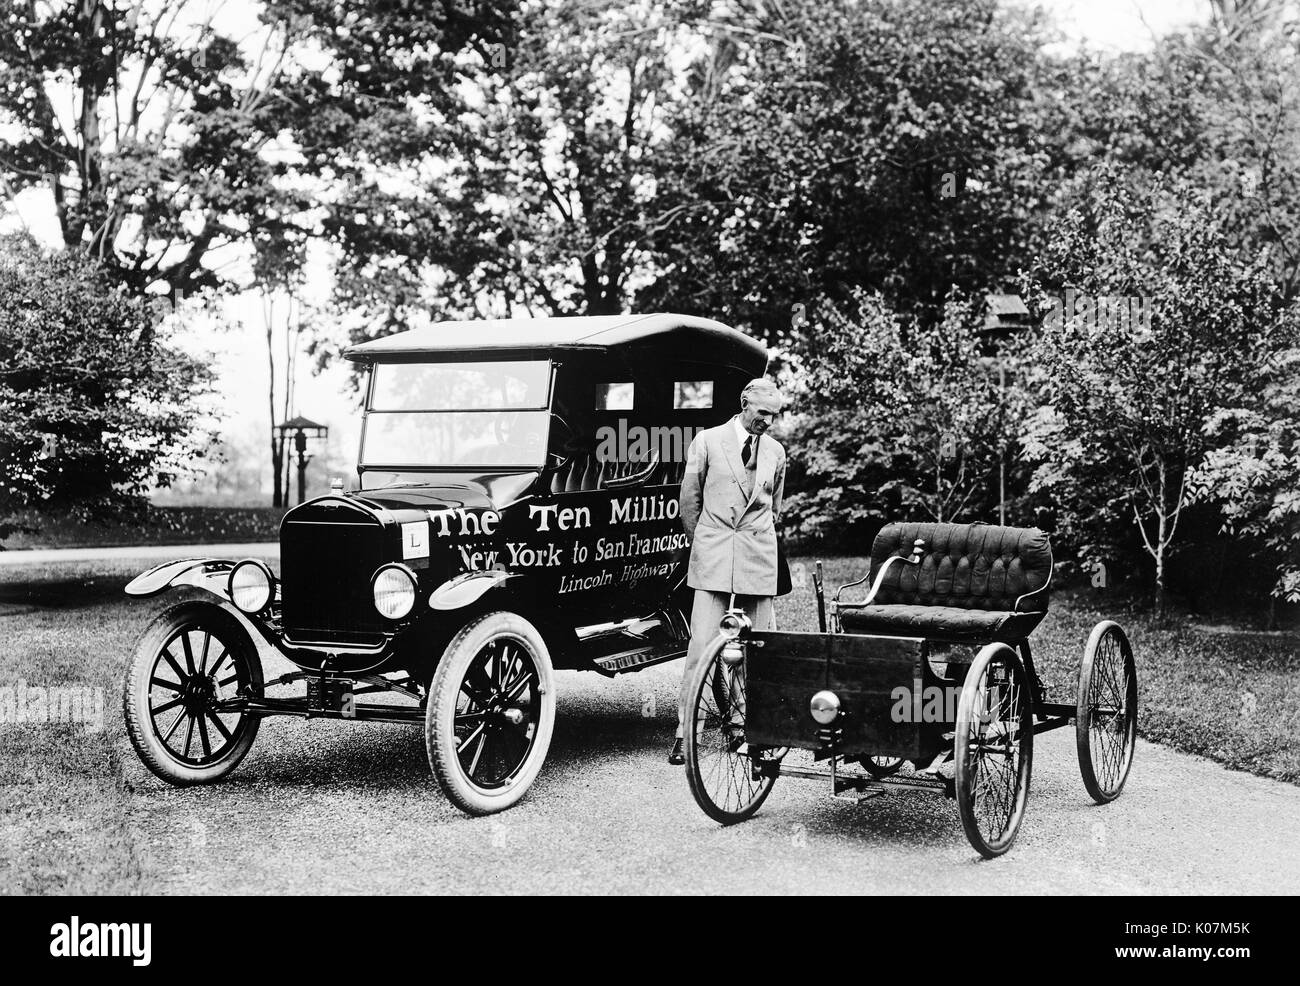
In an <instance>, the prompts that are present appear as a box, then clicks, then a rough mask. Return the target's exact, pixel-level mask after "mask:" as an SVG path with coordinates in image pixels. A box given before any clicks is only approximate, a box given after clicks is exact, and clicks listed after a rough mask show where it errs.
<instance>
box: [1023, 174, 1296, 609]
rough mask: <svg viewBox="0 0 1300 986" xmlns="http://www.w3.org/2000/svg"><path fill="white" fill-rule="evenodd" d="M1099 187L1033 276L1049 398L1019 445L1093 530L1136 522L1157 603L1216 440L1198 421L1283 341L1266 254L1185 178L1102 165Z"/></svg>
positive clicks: (1227, 404) (1269, 362)
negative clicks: (1241, 237) (1137, 176)
mask: <svg viewBox="0 0 1300 986" xmlns="http://www.w3.org/2000/svg"><path fill="white" fill-rule="evenodd" d="M1095 188H1096V194H1095V196H1094V198H1093V199H1092V201H1091V202H1090V203H1089V208H1088V209H1087V210H1086V211H1085V210H1083V209H1076V210H1073V211H1072V212H1070V213H1069V214H1068V215H1067V216H1066V217H1065V218H1064V219H1063V220H1062V222H1061V223H1060V225H1059V227H1058V229H1057V230H1056V233H1055V235H1054V236H1053V237H1052V240H1051V246H1050V247H1049V249H1048V250H1047V251H1046V252H1045V253H1044V254H1043V256H1042V259H1041V260H1040V262H1039V263H1038V264H1037V265H1036V268H1035V277H1034V278H1033V281H1032V283H1031V285H1030V291H1031V294H1032V296H1034V297H1035V299H1036V303H1037V306H1038V307H1039V309H1040V310H1041V311H1043V312H1044V313H1045V314H1047V315H1048V317H1047V318H1046V319H1045V323H1044V330H1043V332H1042V334H1041V339H1040V345H1039V346H1038V347H1037V348H1036V351H1035V353H1034V359H1035V362H1036V363H1037V364H1038V365H1039V366H1041V367H1042V369H1043V373H1044V387H1043V394H1044V399H1045V405H1046V407H1045V410H1044V411H1042V412H1041V413H1040V414H1039V415H1038V416H1037V417H1036V418H1035V424H1034V428H1032V429H1031V430H1030V432H1029V434H1028V436H1027V440H1026V443H1025V448H1026V452H1027V453H1028V454H1029V455H1030V456H1031V458H1033V459H1035V460H1036V461H1037V463H1038V468H1037V470H1036V472H1035V475H1034V481H1033V482H1034V488H1035V489H1037V490H1045V491H1050V492H1051V493H1052V494H1053V495H1054V497H1055V498H1056V499H1057V500H1058V501H1059V500H1062V499H1063V498H1064V497H1065V496H1067V495H1068V496H1070V497H1071V498H1077V499H1070V500H1068V501H1065V502H1069V503H1071V504H1072V508H1071V509H1072V511H1073V513H1074V515H1075V518H1076V523H1077V524H1078V525H1079V526H1081V527H1091V528H1092V533H1093V535H1094V537H1095V538H1097V539H1107V538H1111V539H1113V538H1115V537H1116V535H1117V534H1119V532H1120V531H1121V530H1122V527H1121V526H1120V524H1121V521H1122V520H1124V519H1127V521H1128V522H1130V523H1132V524H1134V525H1136V529H1137V531H1138V533H1139V535H1140V537H1141V541H1142V544H1143V546H1144V548H1145V550H1146V552H1147V553H1148V554H1149V555H1150V556H1151V558H1152V560H1153V562H1154V564H1155V569H1156V596H1157V602H1158V603H1160V602H1161V600H1162V595H1163V589H1164V586H1165V561H1166V557H1167V552H1168V549H1169V547H1170V545H1171V544H1173V543H1174V539H1175V538H1176V537H1177V532H1178V523H1179V520H1180V517H1181V515H1182V512H1183V510H1184V508H1185V507H1187V505H1188V504H1189V502H1190V495H1189V490H1188V479H1189V477H1190V473H1191V470H1192V469H1193V468H1194V467H1195V466H1196V465H1197V464H1198V463H1199V462H1200V461H1201V459H1202V458H1203V457H1204V456H1205V455H1206V454H1207V453H1209V452H1211V451H1213V449H1214V448H1215V441H1214V437H1213V431H1212V430H1209V429H1207V428H1206V424H1207V422H1209V421H1210V420H1211V418H1212V417H1213V416H1215V415H1216V414H1218V413H1219V412H1221V411H1223V410H1224V409H1227V408H1234V407H1241V406H1244V405H1245V404H1247V403H1248V402H1249V398H1250V395H1251V393H1252V392H1253V391H1254V390H1255V388H1256V386H1257V385H1258V383H1259V382H1260V380H1261V379H1262V377H1261V373H1268V372H1271V370H1272V367H1273V364H1274V360H1275V358H1276V357H1277V355H1278V353H1279V352H1280V349H1281V347H1283V346H1284V345H1285V344H1286V343H1287V338H1286V336H1287V333H1286V332H1285V331H1284V328H1285V326H1286V324H1287V323H1286V320H1285V318H1284V311H1285V302H1284V300H1283V299H1282V297H1281V295H1280V294H1279V292H1278V291H1277V288H1276V285H1275V284H1274V283H1273V282H1272V281H1271V280H1270V279H1269V277H1268V276H1267V272H1266V270H1265V268H1264V263H1263V261H1262V258H1260V257H1258V256H1254V257H1251V256H1242V255H1241V254H1240V253H1239V252H1238V251H1236V250H1234V249H1233V248H1232V246H1231V245H1230V244H1229V243H1228V241H1227V238H1226V236H1225V234H1224V231H1223V229H1222V227H1221V225H1220V223H1219V221H1218V219H1217V217H1216V216H1215V215H1214V214H1213V213H1212V212H1211V211H1210V210H1209V209H1208V208H1207V207H1206V206H1205V205H1204V204H1203V200H1202V199H1201V198H1200V197H1199V196H1198V195H1196V193H1195V190H1194V189H1193V188H1191V187H1189V186H1188V185H1186V184H1185V183H1182V182H1172V183H1167V182H1164V181H1159V180H1157V181H1155V182H1153V183H1150V184H1148V183H1145V182H1140V181H1137V180H1130V176H1127V175H1124V174H1122V173H1121V172H1119V171H1118V170H1115V169H1104V170H1103V172H1102V173H1101V176H1100V178H1099V180H1098V181H1097V183H1096V185H1095ZM1068 289H1072V291H1071V295H1069V296H1068V297H1071V299H1072V302H1073V303H1072V304H1071V305H1070V308H1071V310H1070V311H1065V310H1061V309H1059V308H1058V309H1057V310H1055V311H1054V312H1052V313H1049V312H1047V308H1048V305H1047V295H1048V293H1049V292H1050V293H1060V292H1065V291H1067V290H1068ZM1073 291H1077V292H1079V294H1078V295H1077V296H1075V295H1073ZM1085 299H1086V301H1087V303H1086V304H1081V303H1080V302H1081V301H1084V300H1085ZM1114 299H1124V300H1125V301H1126V302H1128V303H1127V304H1126V305H1124V306H1122V307H1120V308H1117V307H1116V306H1115V305H1114V304H1113V303H1107V302H1109V301H1112V300H1114ZM1129 299H1132V300H1135V301H1137V302H1139V303H1140V304H1139V306H1138V307H1136V308H1135V307H1134V306H1133V304H1132V302H1131V301H1129ZM1099 301H1100V302H1101V304H1099V303H1098V302H1099ZM1135 311H1136V312H1140V313H1141V314H1140V315H1138V316H1137V317H1134V312H1135ZM1095 543H1096V542H1094V545H1095Z"/></svg>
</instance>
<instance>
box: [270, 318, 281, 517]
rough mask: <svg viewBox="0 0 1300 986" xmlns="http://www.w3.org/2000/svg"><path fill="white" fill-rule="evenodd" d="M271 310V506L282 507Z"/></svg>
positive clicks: (279, 440) (279, 442) (279, 441)
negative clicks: (276, 428)
mask: <svg viewBox="0 0 1300 986" xmlns="http://www.w3.org/2000/svg"><path fill="white" fill-rule="evenodd" d="M272 314H273V309H271V308H269V307H268V308H267V309H266V363H267V368H268V369H269V371H270V373H269V382H268V385H267V407H268V408H269V410H270V412H271V506H273V507H282V506H284V498H283V496H282V491H283V487H282V486H281V485H280V476H281V475H282V474H281V465H280V461H281V460H282V459H283V458H284V449H283V445H284V442H283V440H282V439H277V437H276V430H275V347H274V344H273V343H274V339H273V334H272V331H271V327H272V325H273V324H274V323H273V322H272V319H271V316H272Z"/></svg>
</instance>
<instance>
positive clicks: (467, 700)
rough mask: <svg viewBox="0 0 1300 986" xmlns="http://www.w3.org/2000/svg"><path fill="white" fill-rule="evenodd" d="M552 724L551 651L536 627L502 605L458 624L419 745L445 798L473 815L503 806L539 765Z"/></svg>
mask: <svg viewBox="0 0 1300 986" xmlns="http://www.w3.org/2000/svg"><path fill="white" fill-rule="evenodd" d="M554 727H555V688H554V684H553V682H552V671H551V658H550V654H549V652H548V651H547V649H546V644H545V642H543V640H542V637H541V634H539V633H538V632H537V629H536V628H535V627H534V626H533V625H532V624H531V623H529V622H528V621H527V620H525V619H524V618H523V617H522V616H519V615H517V614H515V613H507V612H495V613H488V614H486V615H484V616H481V617H479V618H478V619H477V620H475V621H473V622H472V623H470V624H468V625H467V626H465V627H464V628H463V629H461V631H460V632H459V633H458V634H456V636H455V637H454V638H453V639H452V641H451V643H450V644H448V645H447V650H446V652H445V653H444V654H443V657H442V661H441V662H440V663H439V665H438V670H437V672H436V673H435V674H434V677H433V682H432V685H431V686H430V689H429V701H428V704H427V706H426V709H425V748H426V750H427V752H428V755H429V764H430V766H431V767H432V768H433V773H434V776H435V777H437V779H438V783H439V785H441V787H442V789H443V791H444V792H445V793H446V795H447V797H448V798H450V799H451V801H452V802H453V803H454V804H455V805H456V806H457V807H459V808H460V809H461V810H462V811H465V812H468V813H469V814H472V815H486V814H490V813H492V812H497V811H502V810H504V809H506V808H509V807H510V806H511V805H513V804H515V803H516V802H517V801H518V800H519V799H520V798H522V797H523V796H524V795H525V794H526V793H527V792H528V788H529V787H530V786H531V785H532V783H533V781H534V780H535V779H536V777H537V774H538V772H539V771H540V770H541V769H542V763H543V762H544V761H545V760H546V751H547V749H548V748H549V747H550V745H551V733H552V730H553V729H554Z"/></svg>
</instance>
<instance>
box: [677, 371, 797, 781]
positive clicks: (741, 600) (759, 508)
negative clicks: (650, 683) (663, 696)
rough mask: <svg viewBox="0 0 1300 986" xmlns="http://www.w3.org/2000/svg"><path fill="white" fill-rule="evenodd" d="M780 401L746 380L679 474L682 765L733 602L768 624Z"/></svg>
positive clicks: (780, 480)
mask: <svg viewBox="0 0 1300 986" xmlns="http://www.w3.org/2000/svg"><path fill="white" fill-rule="evenodd" d="M784 403H785V400H784V398H783V397H782V396H781V392H780V391H779V390H777V388H776V385H775V384H774V383H772V382H771V381H770V380H766V379H763V378H759V379H757V380H751V381H750V382H749V383H748V384H747V385H746V386H745V389H744V390H743V391H741V394H740V413H739V414H738V415H736V416H735V417H734V418H732V419H731V420H730V421H727V422H725V423H723V424H720V425H718V427H716V428H709V429H707V430H706V431H702V432H700V433H699V434H698V435H696V436H695V440H694V441H692V442H691V447H690V450H689V451H688V452H687V453H686V472H685V475H684V476H683V477H682V493H681V504H680V506H681V518H682V526H683V527H684V528H685V529H686V534H687V535H688V536H689V537H690V539H691V560H690V567H689V569H688V572H687V577H686V584H687V585H689V586H690V587H691V588H692V589H694V590H695V602H694V604H693V606H692V607H691V642H690V646H689V648H688V649H687V651H686V666H685V667H684V668H683V669H682V684H681V689H680V690H679V692H678V700H677V738H676V740H674V742H673V749H672V752H671V753H670V754H669V755H668V762H669V763H671V764H680V763H684V762H685V760H684V758H683V756H682V724H683V723H684V722H685V721H686V716H687V706H688V704H689V703H690V701H691V700H692V699H693V698H694V696H688V695H687V694H686V692H687V690H688V687H689V685H690V681H691V677H692V675H693V674H694V672H695V669H696V667H697V666H698V664H699V661H700V657H701V656H702V654H703V652H704V648H705V647H706V646H707V645H708V643H709V641H710V640H712V639H713V638H714V637H715V636H717V633H718V622H719V621H720V620H721V619H722V617H723V615H724V614H725V613H726V611H727V610H728V609H729V608H731V607H732V606H733V605H734V606H735V607H737V608H741V609H743V610H744V611H745V614H746V615H747V616H748V617H749V618H750V620H751V621H753V624H754V627H755V629H759V630H768V629H771V628H772V627H773V625H774V624H773V609H772V598H773V597H774V596H775V595H776V587H777V550H776V522H777V518H778V517H779V516H780V513H781V496H782V493H783V492H784V487H785V449H783V448H782V447H781V443H780V442H778V441H777V440H776V439H775V438H771V437H769V436H768V435H767V434H765V432H766V431H767V430H768V428H770V427H771V425H772V422H773V421H774V420H775V419H776V416H777V415H778V414H780V413H781V408H782V406H783V405H784Z"/></svg>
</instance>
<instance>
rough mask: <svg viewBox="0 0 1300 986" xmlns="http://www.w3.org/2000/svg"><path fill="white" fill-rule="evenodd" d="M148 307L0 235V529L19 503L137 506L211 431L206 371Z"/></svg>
mask: <svg viewBox="0 0 1300 986" xmlns="http://www.w3.org/2000/svg"><path fill="white" fill-rule="evenodd" d="M156 319H157V311H156V309H155V308H153V307H152V306H150V305H149V304H147V303H146V302H145V301H144V300H142V299H139V298H134V297H131V296H129V295H128V294H126V293H125V292H124V291H122V290H121V289H120V288H119V287H117V286H115V284H114V281H113V278H112V277H111V275H110V274H109V273H108V272H107V271H105V270H104V269H103V268H102V267H101V266H100V265H98V264H96V263H93V262H92V263H87V262H86V260H85V258H84V257H81V256H74V255H71V254H68V253H56V254H48V255H47V254H45V253H42V252H41V250H40V249H39V248H38V247H37V246H36V245H35V244H34V243H32V242H31V241H30V240H27V239H25V238H17V237H6V238H4V239H3V240H0V476H3V487H0V536H3V535H4V534H6V533H9V532H10V531H12V529H13V528H12V523H11V524H9V525H8V526H5V525H4V524H3V520H4V517H5V516H12V514H13V513H14V512H15V511H18V510H21V509H23V508H27V507H41V508H49V507H61V508H71V509H73V510H74V511H75V512H76V513H77V514H78V515H80V516H83V517H99V516H105V515H108V514H111V513H115V512H120V511H123V510H129V509H132V508H138V507H140V506H142V505H143V504H144V503H145V494H146V492H147V491H148V489H149V488H150V487H151V486H154V485H157V486H168V485H170V483H171V482H172V481H173V480H175V479H176V478H177V477H178V476H180V475H183V474H185V472H186V471H187V467H188V464H189V463H190V462H192V461H193V460H194V459H196V458H198V457H199V456H200V455H201V454H202V453H203V450H204V448H205V447H206V444H207V441H209V440H210V438H211V436H208V435H204V434H202V433H201V432H199V431H198V430H197V429H196V427H195V423H194V419H195V414H196V410H197V402H198V401H199V400H200V399H201V398H203V396H204V395H205V394H206V393H208V392H210V389H211V377H210V374H209V371H208V369H207V368H206V367H205V366H204V365H202V364H200V363H198V362H197V361H195V360H193V359H191V358H189V357H188V356H185V355H183V354H182V353H179V352H177V351H175V350H173V349H171V348H170V347H168V346H167V344H166V341H165V339H162V338H159V336H158V334H157V333H156V332H155V322H156Z"/></svg>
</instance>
